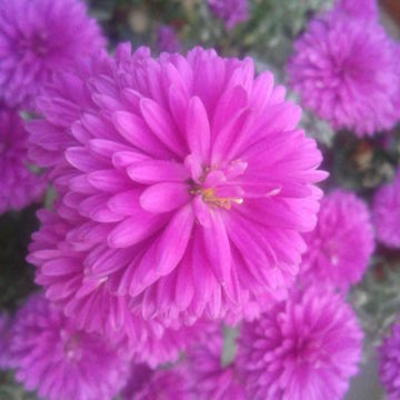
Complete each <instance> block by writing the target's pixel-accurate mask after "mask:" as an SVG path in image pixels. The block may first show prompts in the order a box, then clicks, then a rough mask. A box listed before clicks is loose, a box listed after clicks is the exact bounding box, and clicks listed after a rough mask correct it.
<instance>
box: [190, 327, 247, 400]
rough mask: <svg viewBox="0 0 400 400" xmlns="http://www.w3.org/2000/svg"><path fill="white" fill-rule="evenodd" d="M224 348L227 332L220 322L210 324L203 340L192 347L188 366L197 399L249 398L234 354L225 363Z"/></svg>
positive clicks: (233, 399)
mask: <svg viewBox="0 0 400 400" xmlns="http://www.w3.org/2000/svg"><path fill="white" fill-rule="evenodd" d="M223 351H224V335H223V330H222V329H221V327H220V326H219V325H218V324H216V325H214V326H210V327H209V329H208V332H207V334H206V335H205V336H204V338H203V340H200V341H198V342H197V343H195V344H193V345H192V346H191V347H189V348H188V351H187V362H186V365H185V369H186V371H187V376H188V379H189V380H190V387H191V392H192V393H193V395H194V398H195V399H198V400H208V399H213V400H224V399H230V400H245V393H244V388H243V386H242V384H241V381H240V378H239V376H238V373H237V368H236V364H235V362H234V361H233V359H234V354H233V357H232V356H231V355H230V357H229V358H232V360H227V363H226V365H225V360H223Z"/></svg>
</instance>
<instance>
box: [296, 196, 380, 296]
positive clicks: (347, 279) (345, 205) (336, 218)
mask: <svg viewBox="0 0 400 400" xmlns="http://www.w3.org/2000/svg"><path fill="white" fill-rule="evenodd" d="M305 239H306V242H307V245H308V249H307V251H306V253H305V254H304V256H303V261H302V267H303V270H304V274H303V277H304V278H306V279H308V280H310V281H312V282H319V283H322V282H324V283H327V284H331V285H333V286H335V287H338V288H341V289H347V288H348V287H349V286H350V285H352V284H355V283H357V282H358V281H360V279H361V278H362V276H363V273H364V272H365V270H366V268H367V267H368V263H369V259H370V257H371V255H372V253H373V251H374V247H375V241H374V234H373V227H372V224H371V220H370V215H369V211H368V208H367V206H366V204H365V203H364V202H363V201H362V200H361V199H359V198H357V197H356V196H355V195H354V194H352V193H350V192H345V191H342V190H336V191H334V192H332V193H330V194H328V195H326V196H325V197H324V198H323V199H322V201H321V209H320V211H319V216H318V223H317V226H316V227H315V229H314V230H313V231H312V232H310V233H307V234H306V235H305Z"/></svg>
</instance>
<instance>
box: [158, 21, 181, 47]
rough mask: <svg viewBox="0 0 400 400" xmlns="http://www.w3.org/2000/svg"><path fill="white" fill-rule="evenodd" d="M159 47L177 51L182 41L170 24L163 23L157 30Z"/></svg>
mask: <svg viewBox="0 0 400 400" xmlns="http://www.w3.org/2000/svg"><path fill="white" fill-rule="evenodd" d="M157 47H158V49H159V50H160V51H168V52H171V53H174V52H177V51H179V50H180V48H181V43H180V42H179V38H178V36H177V35H176V32H175V29H174V28H172V27H171V26H168V25H162V26H160V27H159V28H158V31H157Z"/></svg>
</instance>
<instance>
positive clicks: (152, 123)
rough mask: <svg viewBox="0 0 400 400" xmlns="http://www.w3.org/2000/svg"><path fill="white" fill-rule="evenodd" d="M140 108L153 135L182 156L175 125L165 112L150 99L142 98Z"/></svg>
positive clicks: (183, 149)
mask: <svg viewBox="0 0 400 400" xmlns="http://www.w3.org/2000/svg"><path fill="white" fill-rule="evenodd" d="M140 109H141V111H142V115H143V118H144V119H145V121H146V123H147V125H148V126H149V128H150V129H151V131H152V132H153V133H154V135H156V136H157V137H158V139H159V140H160V141H161V142H162V143H163V144H164V145H165V146H166V147H167V148H168V149H170V150H171V151H172V152H173V153H174V154H177V155H179V156H181V157H183V156H184V155H185V148H184V146H183V144H182V143H180V141H179V134H178V132H177V130H176V126H175V125H174V123H173V121H172V120H171V118H170V116H169V115H168V114H167V112H166V111H165V110H164V109H163V108H162V107H160V106H159V105H158V104H157V103H156V102H155V101H153V100H150V99H142V100H141V102H140Z"/></svg>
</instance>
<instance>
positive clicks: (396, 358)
mask: <svg viewBox="0 0 400 400" xmlns="http://www.w3.org/2000/svg"><path fill="white" fill-rule="evenodd" d="M379 353H380V361H379V377H380V380H381V382H382V384H383V386H384V387H385V389H386V392H387V394H388V399H389V400H397V399H398V398H399V397H400V380H399V372H400V324H399V323H398V322H397V323H394V324H393V325H392V328H391V332H390V334H389V335H388V336H387V337H386V338H385V339H384V341H383V344H382V345H381V347H380V348H379Z"/></svg>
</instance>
